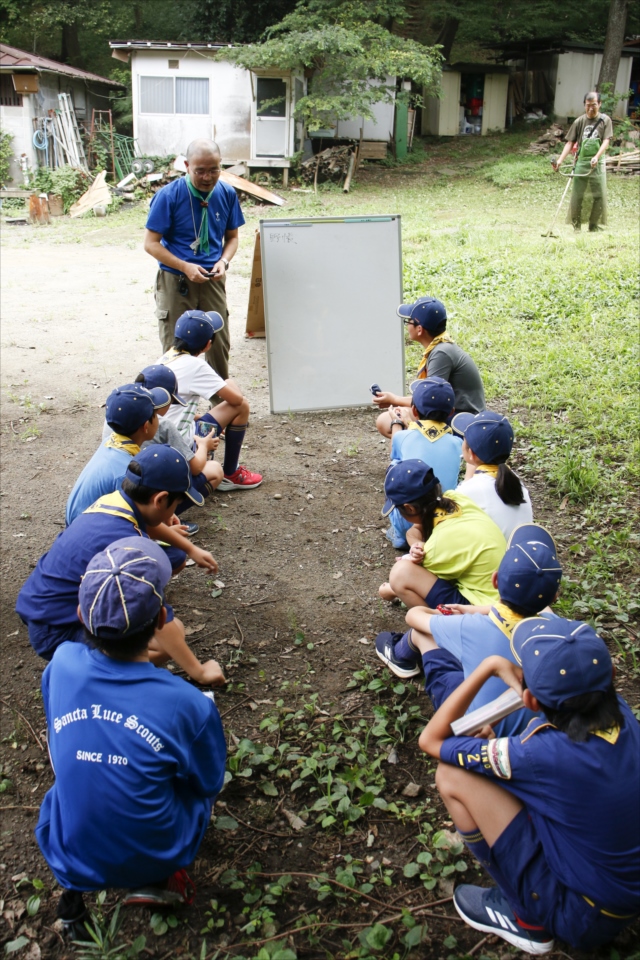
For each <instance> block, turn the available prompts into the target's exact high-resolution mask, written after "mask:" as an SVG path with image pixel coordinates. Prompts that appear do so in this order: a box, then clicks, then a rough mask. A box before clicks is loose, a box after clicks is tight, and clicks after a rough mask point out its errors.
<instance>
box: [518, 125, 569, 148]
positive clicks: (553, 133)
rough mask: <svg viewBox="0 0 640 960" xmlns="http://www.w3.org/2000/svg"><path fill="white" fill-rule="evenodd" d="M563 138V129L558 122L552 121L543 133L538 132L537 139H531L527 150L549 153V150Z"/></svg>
mask: <svg viewBox="0 0 640 960" xmlns="http://www.w3.org/2000/svg"><path fill="white" fill-rule="evenodd" d="M563 140H564V130H563V129H562V127H561V126H559V124H557V123H552V124H551V126H550V127H549V128H548V129H547V130H545V132H544V133H542V134H540V136H539V137H538V139H537V140H533V141H532V142H531V143H530V144H529V148H528V151H527V152H528V153H537V154H545V153H549V151H550V150H552V149H554V148H555V147H557V146H558V144H560V143H562V142H563Z"/></svg>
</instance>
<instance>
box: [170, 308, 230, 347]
mask: <svg viewBox="0 0 640 960" xmlns="http://www.w3.org/2000/svg"><path fill="white" fill-rule="evenodd" d="M223 327H224V320H223V319H222V317H221V316H220V314H219V313H216V311H215V310H210V311H209V312H208V313H205V312H204V310H187V312H186V313H183V314H182V316H181V317H179V318H178V320H177V322H176V329H175V334H174V335H175V336H176V337H180V339H181V340H184V342H185V343H186V344H187V346H188V347H189V349H190V350H202V349H203V348H204V347H206V345H207V344H208V342H209V340H211V339H212V337H213V335H214V333H217V331H218V330H222V328H223Z"/></svg>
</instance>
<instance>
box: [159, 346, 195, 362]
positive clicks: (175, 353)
mask: <svg viewBox="0 0 640 960" xmlns="http://www.w3.org/2000/svg"><path fill="white" fill-rule="evenodd" d="M185 355H188V356H191V354H190V353H189V351H188V350H176V348H175V347H169V349H168V350H167V352H166V353H165V354H164V356H163V357H162V360H161V361H160V363H171V361H172V360H175V359H176V357H184V356H185Z"/></svg>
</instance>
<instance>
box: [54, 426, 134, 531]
mask: <svg viewBox="0 0 640 960" xmlns="http://www.w3.org/2000/svg"><path fill="white" fill-rule="evenodd" d="M137 453H140V447H139V446H138V444H137V443H134V442H133V440H131V439H130V438H129V437H125V436H123V435H122V434H120V433H115V432H114V431H113V430H112V431H111V432H110V434H109V436H108V438H107V439H106V440H105V441H104V443H101V444H100V446H99V447H98V449H97V450H96V452H95V453H94V455H93V456H92V457H91V460H89V463H88V464H87V465H86V467H85V468H84V470H83V471H82V473H81V474H80V476H79V477H78V479H77V480H76V482H75V484H74V486H73V490H72V491H71V493H70V494H69V499H68V500H67V511H66V516H65V519H66V521H67V526H69V524H71V523H73V521H74V520H75V519H76V517H78V516H79V515H80V514H81V513H82V512H83V511H84V510H86V509H87V507H90V506H91V504H92V503H95V501H96V500H97V499H98V498H99V497H102V496H103V495H104V494H106V493H113V491H114V490H117V489H118V487H119V486H120V484H121V483H122V481H123V480H124V476H125V474H126V472H127V467H128V466H129V464H130V463H131V461H132V459H133V458H134V457H135V455H136V454H137ZM123 536H126V534H123Z"/></svg>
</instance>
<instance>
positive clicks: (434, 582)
mask: <svg viewBox="0 0 640 960" xmlns="http://www.w3.org/2000/svg"><path fill="white" fill-rule="evenodd" d="M384 492H385V494H386V497H387V499H386V502H385V505H384V507H383V509H382V515H383V516H385V517H386V516H389V514H390V513H391V511H392V510H393V508H394V507H397V508H398V510H399V511H400V513H401V514H402V516H403V517H404V518H405V520H409V521H410V522H411V523H412V524H414V525H415V526H416V528H417V530H418V536H419V537H420V538H421V541H422V542H421V541H420V540H418V541H417V542H414V543H412V546H411V550H410V551H409V553H408V554H407V555H406V556H405V557H401V558H400V559H398V560H397V561H396V563H395V564H394V566H393V567H392V568H391V571H390V573H389V581H388V583H383V584H382V585H381V587H380V588H379V591H378V592H379V594H380V596H381V597H382V599H383V600H393V599H394V597H400V599H401V600H402V602H403V603H405V604H406V606H407V607H424V606H425V604H426V606H427V607H430V608H431V611H432V612H435V610H436V608H437V607H438V605H439V604H443V603H481V604H486V603H494V602H495V601H496V600H498V599H499V597H498V592H497V590H496V589H495V587H494V586H493V583H492V576H493V573H494V571H495V570H497V568H498V566H499V564H500V561H501V560H502V557H503V556H504V552H505V550H506V546H507V545H506V542H505V539H504V537H503V536H502V533H501V532H500V530H499V529H498V527H497V526H496V525H495V523H494V522H493V520H491V519H490V518H489V517H488V516H487V514H486V513H485V512H484V510H481V509H480V507H478V506H476V504H475V503H474V502H473V500H469V498H468V497H463V496H462V495H461V494H459V493H457V492H456V491H455V490H448V491H447V492H446V493H444V494H443V492H442V487H441V486H440V484H439V483H438V478H437V477H436V476H435V475H434V473H433V470H432V469H431V467H429V466H428V465H427V464H426V463H423V462H422V461H421V460H402V461H401V462H400V463H397V464H395V465H393V464H392V465H391V466H390V467H389V469H388V470H387V476H386V477H385V481H384ZM410 535H411V534H410ZM402 656H405V654H404V653H403V654H402Z"/></svg>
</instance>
